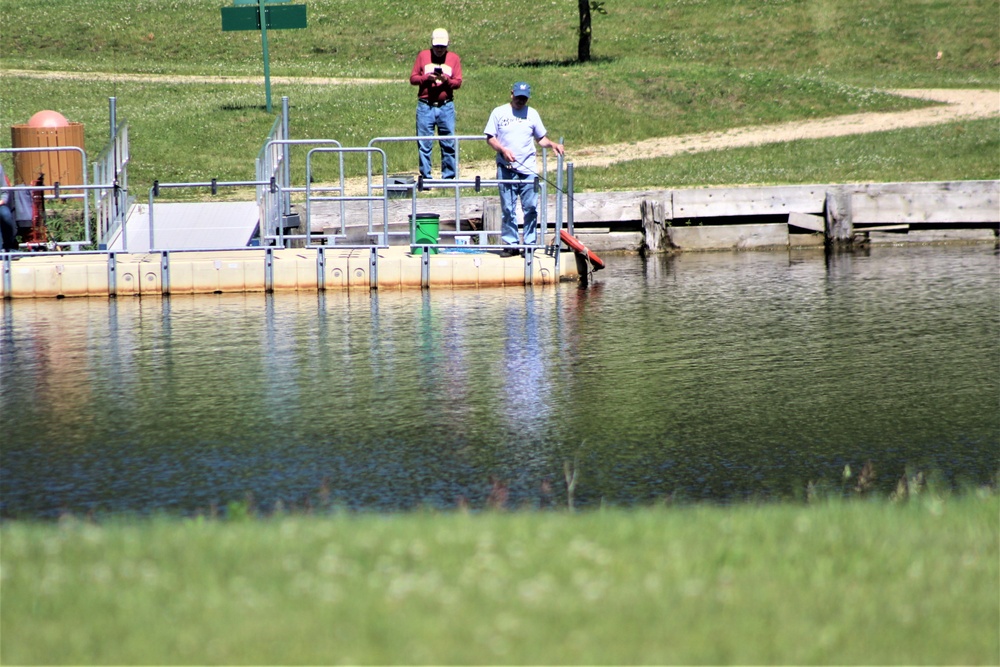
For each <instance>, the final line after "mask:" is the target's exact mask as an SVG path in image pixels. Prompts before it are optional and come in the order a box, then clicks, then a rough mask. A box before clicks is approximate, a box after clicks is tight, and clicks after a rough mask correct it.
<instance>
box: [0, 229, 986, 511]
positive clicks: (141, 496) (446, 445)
mask: <svg viewBox="0 0 1000 667" xmlns="http://www.w3.org/2000/svg"><path fill="white" fill-rule="evenodd" d="M997 269H998V261H997V257H996V255H995V254H994V253H993V252H992V251H991V250H990V249H987V248H983V247H981V246H978V247H958V248H908V249H884V250H872V251H871V252H870V253H869V254H868V255H861V254H857V255H841V256H836V257H834V258H832V259H830V260H827V259H825V258H824V256H823V255H822V253H815V252H804V253H791V254H789V253H739V254H729V253H724V254H723V253H720V254H696V255H682V256H679V257H666V256H664V257H657V258H653V259H651V260H649V261H643V260H641V259H639V258H637V257H612V258H611V259H610V261H609V268H608V270H607V271H603V272H601V273H600V274H597V280H596V281H594V282H592V283H591V284H590V285H589V286H588V287H587V288H580V287H578V286H576V285H572V284H567V285H559V286H552V287H544V288H539V287H536V288H530V289H523V288H520V287H519V288H516V289H514V288H511V289H489V290H481V291H478V290H455V291H448V290H434V291H429V292H420V291H399V292H392V291H385V292H379V293H371V294H369V293H367V292H363V293H358V292H352V293H342V292H327V293H319V294H315V293H302V294H277V295H263V294H248V295H205V296H174V297H170V298H167V299H158V298H155V299H148V298H144V299H142V300H139V299H118V300H110V301H109V300H104V299H65V300H38V301H14V302H6V303H4V305H3V311H2V319H0V321H2V324H3V331H2V332H0V434H2V435H0V438H2V445H0V491H2V493H0V514H2V516H5V517H10V516H41V517H52V516H56V515H57V514H58V513H59V512H60V511H63V510H70V511H74V512H85V511H88V510H91V509H94V510H97V511H137V512H150V511H160V510H166V511H177V512H193V511H198V510H205V509H207V508H209V507H211V506H212V505H224V504H225V503H226V502H229V501H231V500H240V499H242V498H244V497H245V496H246V494H248V493H249V494H252V495H253V497H254V498H255V499H256V502H258V503H259V504H260V505H262V506H264V507H268V506H273V505H274V503H276V502H278V501H281V502H282V503H283V504H284V505H286V506H302V505H303V504H305V503H306V502H310V503H315V502H319V496H320V495H322V497H323V498H324V499H325V500H324V502H329V503H330V504H334V505H339V506H344V507H351V508H356V509H376V510H388V509H406V508H413V507H418V506H422V505H429V506H434V507H453V506H454V505H455V503H456V502H459V501H460V499H464V500H467V501H468V502H469V503H471V504H473V505H474V506H477V505H482V504H483V503H485V500H486V497H487V495H488V494H489V492H490V479H491V478H498V479H501V480H504V481H505V483H506V484H508V486H509V494H510V495H509V498H510V503H511V504H514V505H521V504H527V505H532V506H534V505H537V504H539V503H540V502H541V501H542V498H543V496H545V495H546V494H552V495H554V496H555V502H560V494H564V490H563V489H562V487H561V480H562V468H563V463H564V462H565V461H576V462H577V465H578V467H579V470H580V478H579V482H578V489H577V502H578V504H580V505H584V506H586V505H593V504H597V503H600V502H606V503H613V504H633V503H642V502H649V501H653V500H657V499H662V498H665V497H667V496H672V495H677V496H681V497H685V498H690V499H703V498H705V499H714V500H723V501H725V500H730V499H738V498H745V497H756V496H764V497H766V496H770V495H789V494H791V493H794V492H795V490H796V489H799V490H801V489H802V488H804V486H805V484H806V482H808V481H810V480H833V481H836V480H837V478H838V476H839V473H840V471H841V470H842V469H843V466H844V465H845V464H846V463H850V464H851V465H853V466H860V464H861V463H863V462H864V461H865V460H867V459H872V460H873V461H874V462H875V463H876V466H877V469H878V471H879V475H880V476H879V483H880V484H882V485H883V486H884V487H891V486H892V485H893V484H894V481H895V479H897V478H898V477H899V475H901V474H902V473H903V471H904V470H905V468H906V466H919V467H923V468H925V469H927V470H935V471H939V472H940V473H942V474H943V475H944V476H945V477H947V478H948V479H950V480H968V481H972V482H984V481H987V480H989V479H990V478H991V477H992V476H993V475H995V474H996V471H997V469H998V465H1000V457H998V449H1000V416H998V412H1000V411H998V410H997V409H996V408H997V405H998V399H1000V387H998V375H1000V374H998V373H997V371H998V370H1000V348H998V345H997V340H998V334H1000V302H998V294H1000V290H998V288H1000V272H998V270H997ZM550 488H551V489H552V490H551V491H549V490H548V489H550ZM321 489H323V491H322V493H321V492H320V490H321Z"/></svg>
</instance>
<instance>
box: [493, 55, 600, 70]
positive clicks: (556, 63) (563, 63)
mask: <svg viewBox="0 0 1000 667" xmlns="http://www.w3.org/2000/svg"><path fill="white" fill-rule="evenodd" d="M614 61H615V59H614V58H609V57H607V56H600V57H597V58H591V59H590V60H588V61H587V62H585V63H582V62H580V61H579V60H577V59H576V58H571V59H567V60H525V61H523V62H517V61H511V62H507V63H504V67H532V68H536V69H541V68H544V67H578V66H585V65H607V64H610V63H613V62H614Z"/></svg>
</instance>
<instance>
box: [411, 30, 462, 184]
mask: <svg viewBox="0 0 1000 667" xmlns="http://www.w3.org/2000/svg"><path fill="white" fill-rule="evenodd" d="M410 83H411V84H413V85H414V86H419V88H418V89H417V136H418V137H432V136H434V129H435V128H437V134H438V136H442V137H444V136H451V135H453V134H455V102H454V96H455V91H456V90H458V89H459V88H461V87H462V61H461V60H459V57H458V54H457V53H452V52H450V51H449V50H448V31H447V30H445V29H444V28H438V29H437V30H435V31H434V32H433V33H432V35H431V48H429V49H424V50H423V51H421V52H420V53H418V54H417V60H416V62H414V63H413V71H412V72H411V73H410ZM438 143H440V144H441V178H455V170H456V164H455V163H456V159H455V142H454V141H439V142H438ZM433 144H434V142H433V141H418V142H417V149H418V152H419V157H420V175H421V176H423V177H424V178H430V177H431V152H432V149H433Z"/></svg>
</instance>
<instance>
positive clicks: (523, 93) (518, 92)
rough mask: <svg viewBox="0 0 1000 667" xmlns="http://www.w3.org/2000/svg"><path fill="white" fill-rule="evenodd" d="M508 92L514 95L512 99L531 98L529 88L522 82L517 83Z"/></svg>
mask: <svg viewBox="0 0 1000 667" xmlns="http://www.w3.org/2000/svg"><path fill="white" fill-rule="evenodd" d="M510 92H512V93H514V97H531V86H529V85H528V84H526V83H525V82H524V81H518V82H517V83H515V84H514V87H513V88H511V89H510Z"/></svg>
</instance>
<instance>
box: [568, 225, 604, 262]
mask: <svg viewBox="0 0 1000 667" xmlns="http://www.w3.org/2000/svg"><path fill="white" fill-rule="evenodd" d="M559 238H561V239H562V240H563V242H564V243H565V244H566V245H568V246H569V247H570V249H572V250H573V252H575V253H576V254H578V255H582V256H583V258H584V259H586V260H587V261H588V262H590V265H591V266H592V267H593V268H594V271H600V270H601V269H603V268H604V260H603V259H601V258H600V257H598V256H597V254H596V253H594V252H593V251H592V250H590V248H588V247H587V246H585V245H583V243H581V242H580V239H578V238H576V237H575V236H573V235H572V234H570V233H569V232H568V231H566V230H565V229H561V230H559Z"/></svg>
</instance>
